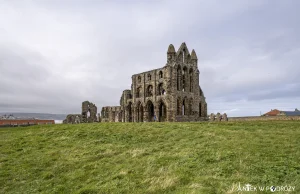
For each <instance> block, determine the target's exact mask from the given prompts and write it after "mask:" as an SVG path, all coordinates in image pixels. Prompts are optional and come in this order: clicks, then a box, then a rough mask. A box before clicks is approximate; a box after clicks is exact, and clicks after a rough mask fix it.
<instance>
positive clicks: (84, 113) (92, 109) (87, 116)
mask: <svg viewBox="0 0 300 194" xmlns="http://www.w3.org/2000/svg"><path fill="white" fill-rule="evenodd" d="M99 118H100V116H98V118H97V106H96V105H95V104H93V103H91V102H89V101H84V102H82V107H81V114H69V115H67V117H66V119H65V120H63V123H64V124H67V123H68V124H78V123H93V122H99Z"/></svg>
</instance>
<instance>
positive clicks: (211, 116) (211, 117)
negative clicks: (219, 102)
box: [210, 113, 215, 121]
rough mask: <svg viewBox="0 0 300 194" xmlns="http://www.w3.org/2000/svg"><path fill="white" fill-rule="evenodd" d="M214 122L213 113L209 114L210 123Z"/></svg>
mask: <svg viewBox="0 0 300 194" xmlns="http://www.w3.org/2000/svg"><path fill="white" fill-rule="evenodd" d="M214 120H215V114H214V113H211V114H210V121H214Z"/></svg>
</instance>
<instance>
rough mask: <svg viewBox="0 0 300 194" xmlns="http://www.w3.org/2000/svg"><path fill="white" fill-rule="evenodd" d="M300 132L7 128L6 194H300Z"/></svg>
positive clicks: (137, 126) (221, 127)
mask: <svg viewBox="0 0 300 194" xmlns="http://www.w3.org/2000/svg"><path fill="white" fill-rule="evenodd" d="M299 126H300V125H299V121H298V122H297V121H272V122H270V121H269V122H228V123H208V122H205V123H96V124H79V125H52V126H50V125H49V126H32V127H26V128H25V127H24V128H22V127H20V128H2V129H0V193H82V194H83V193H208V194H209V193H238V192H237V189H238V185H239V184H240V185H241V186H244V185H245V184H251V185H253V186H264V187H265V186H272V185H274V186H285V185H287V186H294V187H295V189H296V190H295V191H294V192H289V193H300V127H299ZM242 193H248V192H242ZM250 193H251V192H250ZM252 193H254V192H252ZM265 193H270V191H268V192H265ZM277 193H281V192H277Z"/></svg>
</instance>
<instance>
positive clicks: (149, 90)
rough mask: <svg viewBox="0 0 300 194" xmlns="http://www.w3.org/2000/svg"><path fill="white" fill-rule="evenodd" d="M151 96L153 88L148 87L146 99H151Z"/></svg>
mask: <svg viewBox="0 0 300 194" xmlns="http://www.w3.org/2000/svg"><path fill="white" fill-rule="evenodd" d="M151 96H153V86H152V85H149V86H148V87H147V91H146V97H151Z"/></svg>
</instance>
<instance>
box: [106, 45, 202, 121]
mask: <svg viewBox="0 0 300 194" xmlns="http://www.w3.org/2000/svg"><path fill="white" fill-rule="evenodd" d="M197 61H198V59H197V55H196V53H195V51H194V50H193V51H192V53H191V54H190V53H189V51H188V48H187V47H186V45H185V43H182V45H181V46H180V48H179V49H178V51H177V52H176V51H175V48H174V46H173V45H170V46H169V48H168V52H167V64H166V65H165V66H164V67H162V68H158V69H154V70H151V71H147V72H143V73H139V74H135V75H133V76H132V84H131V90H124V91H123V93H122V96H121V98H120V106H107V107H103V108H102V110H101V120H102V121H104V122H151V121H154V118H156V121H180V122H186V121H204V120H207V118H208V117H207V103H206V100H205V97H204V93H203V91H202V89H201V87H200V86H199V75H200V72H199V70H198V65H197ZM154 115H155V116H154Z"/></svg>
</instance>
